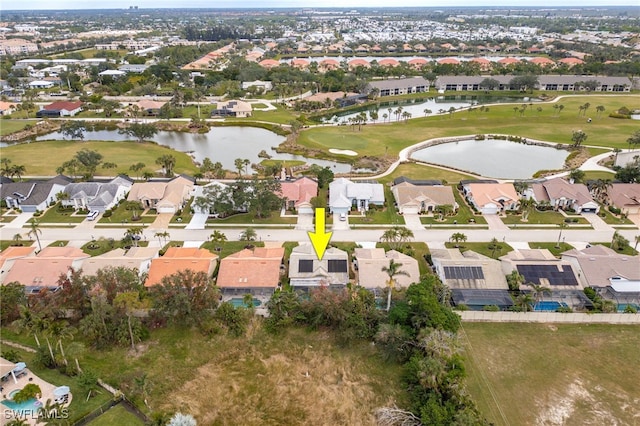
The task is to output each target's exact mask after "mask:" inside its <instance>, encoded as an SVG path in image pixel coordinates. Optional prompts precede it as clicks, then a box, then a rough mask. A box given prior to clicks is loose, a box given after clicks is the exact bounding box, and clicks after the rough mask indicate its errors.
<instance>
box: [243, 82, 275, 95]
mask: <svg viewBox="0 0 640 426" xmlns="http://www.w3.org/2000/svg"><path fill="white" fill-rule="evenodd" d="M250 87H256V88H258V89H262V92H263V93H266V92H268V91H269V90H271V89H273V83H272V82H270V81H261V80H255V81H243V82H242V90H248V89H249V88H250Z"/></svg>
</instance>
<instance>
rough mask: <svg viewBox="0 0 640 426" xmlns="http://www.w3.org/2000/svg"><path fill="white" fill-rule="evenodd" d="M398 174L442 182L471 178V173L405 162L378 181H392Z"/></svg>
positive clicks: (410, 177)
mask: <svg viewBox="0 0 640 426" xmlns="http://www.w3.org/2000/svg"><path fill="white" fill-rule="evenodd" d="M400 176H405V177H408V178H409V179H437V180H441V181H443V183H445V182H448V183H457V182H460V181H461V180H463V179H473V176H471V175H466V174H464V173H458V172H454V171H452V170H446V169H442V168H439V167H433V166H427V165H424V164H419V163H405V164H400V165H399V166H398V167H397V168H396V169H395V170H394V171H393V173H391V174H390V175H388V176H384V177H382V178H380V179H378V182H380V183H389V182H393V180H394V179H395V178H398V177H400Z"/></svg>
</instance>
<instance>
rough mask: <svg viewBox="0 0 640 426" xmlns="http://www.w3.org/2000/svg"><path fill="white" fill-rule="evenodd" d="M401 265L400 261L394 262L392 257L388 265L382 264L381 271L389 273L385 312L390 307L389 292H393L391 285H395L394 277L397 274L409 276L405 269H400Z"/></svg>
mask: <svg viewBox="0 0 640 426" xmlns="http://www.w3.org/2000/svg"><path fill="white" fill-rule="evenodd" d="M400 267H402V263H396V262H395V261H394V260H393V259H391V261H390V262H389V266H388V267H387V266H383V267H382V272H386V273H387V275H389V280H388V281H387V286H388V291H387V312H389V309H391V293H392V292H393V287H394V285H395V282H396V280H395V277H396V276H398V275H404V276H407V277H408V276H409V273H408V272H407V271H403V270H401V269H400Z"/></svg>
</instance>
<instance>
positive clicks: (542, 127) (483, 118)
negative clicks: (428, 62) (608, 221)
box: [298, 95, 640, 157]
mask: <svg viewBox="0 0 640 426" xmlns="http://www.w3.org/2000/svg"><path fill="white" fill-rule="evenodd" d="M585 102H589V103H590V104H591V110H590V111H588V112H587V115H588V116H592V117H593V121H592V122H591V123H587V122H586V118H585V117H583V116H581V115H580V116H578V111H579V110H578V107H579V106H580V105H583V104H584V103H585ZM559 103H560V104H562V105H564V107H565V108H564V110H563V111H562V112H561V113H560V114H559V115H558V114H556V110H554V109H553V105H552V104H550V103H541V104H536V105H539V106H540V107H542V109H543V111H542V112H541V113H537V112H533V111H531V112H529V111H527V113H525V115H524V116H523V117H521V116H520V115H519V114H518V115H515V114H514V112H513V106H512V105H492V106H491V107H490V111H489V112H488V113H484V112H483V113H480V112H473V113H468V112H458V113H455V114H453V115H446V116H437V117H426V118H416V119H413V120H409V121H408V122H399V123H398V122H393V123H391V124H385V125H367V126H363V127H362V130H361V131H357V130H355V131H354V130H353V129H352V128H351V126H334V127H317V128H312V129H308V130H304V131H303V132H301V134H300V137H299V139H298V142H299V143H300V144H302V145H305V146H308V147H310V148H316V149H322V150H328V149H330V148H339V149H351V150H354V151H356V152H358V153H359V154H361V155H362V154H363V153H364V152H366V154H367V155H371V156H379V157H382V156H384V155H385V154H386V153H388V154H393V155H395V154H397V153H398V152H399V151H400V149H402V148H404V147H406V146H408V145H412V144H415V143H417V142H421V141H423V140H427V139H431V138H435V137H443V136H460V135H474V134H478V133H502V134H510V135H515V136H522V137H526V138H534V139H540V140H545V141H549V142H559V143H565V144H568V143H571V135H572V132H573V131H574V130H576V129H582V130H584V131H585V133H587V135H588V140H587V141H586V142H585V144H586V145H596V146H603V147H610V148H616V147H617V148H626V147H627V144H626V139H627V137H629V136H631V134H632V133H633V132H634V131H635V130H637V123H634V122H633V120H620V119H615V118H610V117H608V113H609V112H612V111H614V110H616V109H618V108H620V107H622V106H627V107H628V108H630V109H634V108H640V96H638V95H629V96H623V95H621V96H597V95H596V96H591V95H587V96H578V97H570V98H565V99H562V100H560V101H559ZM597 105H602V106H604V107H605V113H604V114H602V115H601V116H600V117H596V115H595V106H597ZM621 135H622V137H621ZM387 150H388V152H387Z"/></svg>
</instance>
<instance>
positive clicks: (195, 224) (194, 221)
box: [184, 213, 209, 229]
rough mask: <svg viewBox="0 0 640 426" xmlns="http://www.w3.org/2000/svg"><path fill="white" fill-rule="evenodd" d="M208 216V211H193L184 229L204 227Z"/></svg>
mask: <svg viewBox="0 0 640 426" xmlns="http://www.w3.org/2000/svg"><path fill="white" fill-rule="evenodd" d="M208 218H209V214H208V213H194V214H193V216H192V217H191V221H190V222H189V223H188V224H187V226H185V227H184V229H204V228H205V224H206V223H207V219H208Z"/></svg>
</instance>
